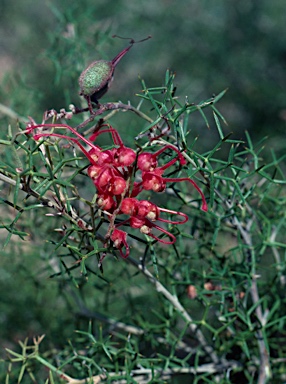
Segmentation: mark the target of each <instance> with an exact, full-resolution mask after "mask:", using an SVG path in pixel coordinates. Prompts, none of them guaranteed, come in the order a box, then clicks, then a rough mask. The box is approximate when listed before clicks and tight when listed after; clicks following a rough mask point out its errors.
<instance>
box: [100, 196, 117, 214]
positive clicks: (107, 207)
mask: <svg viewBox="0 0 286 384" xmlns="http://www.w3.org/2000/svg"><path fill="white" fill-rule="evenodd" d="M96 203H97V205H98V207H99V208H100V209H102V210H104V211H108V212H112V211H113V210H114V209H115V208H116V202H115V201H114V200H113V197H112V196H111V195H108V194H105V195H99V196H98V198H97V200H96Z"/></svg>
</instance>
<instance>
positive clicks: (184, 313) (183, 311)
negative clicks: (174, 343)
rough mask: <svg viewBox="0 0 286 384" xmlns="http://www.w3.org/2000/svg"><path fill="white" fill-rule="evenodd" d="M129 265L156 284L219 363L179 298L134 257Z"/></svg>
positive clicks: (158, 289)
mask: <svg viewBox="0 0 286 384" xmlns="http://www.w3.org/2000/svg"><path fill="white" fill-rule="evenodd" d="M126 261H128V262H129V263H131V264H132V265H134V266H135V267H136V268H137V269H138V270H139V271H141V272H142V273H143V274H144V275H145V276H146V277H147V278H148V280H149V281H150V282H151V283H152V284H154V286H155V288H156V291H157V292H159V293H161V294H162V295H163V296H165V298H166V299H167V300H168V301H169V302H170V303H171V304H172V305H173V306H174V308H176V309H177V311H178V312H179V313H180V314H181V315H182V317H183V318H184V319H185V321H186V322H187V323H188V325H189V328H190V329H191V331H192V332H193V333H195V334H196V336H197V339H198V341H199V343H200V345H201V346H202V347H203V348H204V349H205V351H206V352H207V353H208V354H209V356H210V358H211V359H212V361H213V362H214V363H216V364H217V363H218V362H219V358H218V356H217V355H216V353H215V352H214V350H213V348H212V347H211V346H210V345H209V344H208V343H207V341H206V340H205V337H204V335H203V333H202V331H201V330H200V329H199V327H198V326H197V325H196V324H195V323H194V321H193V319H192V317H191V316H190V315H189V314H188V312H187V311H186V309H185V308H184V307H183V306H182V304H181V303H180V301H179V300H178V298H177V296H175V295H172V294H171V293H170V292H169V291H168V290H167V289H166V288H165V287H164V286H163V284H161V283H160V282H159V281H158V280H157V279H156V278H155V277H154V276H153V275H152V273H151V272H149V271H148V269H146V267H145V266H143V265H142V264H141V263H139V262H138V261H136V260H135V259H133V258H132V257H129V258H128V259H126Z"/></svg>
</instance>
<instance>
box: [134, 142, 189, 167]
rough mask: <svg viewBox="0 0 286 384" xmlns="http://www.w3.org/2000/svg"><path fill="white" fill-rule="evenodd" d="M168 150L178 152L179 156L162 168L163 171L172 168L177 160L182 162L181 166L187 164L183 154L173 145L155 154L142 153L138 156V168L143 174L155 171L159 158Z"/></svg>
mask: <svg viewBox="0 0 286 384" xmlns="http://www.w3.org/2000/svg"><path fill="white" fill-rule="evenodd" d="M168 148H170V149H172V150H173V151H175V152H177V154H178V156H177V157H176V158H174V159H172V160H171V161H170V162H169V163H167V164H165V165H164V166H163V167H160V168H161V169H166V168H168V167H170V166H171V165H172V164H174V163H175V162H176V161H177V160H179V161H180V164H181V165H185V164H186V160H185V159H184V157H183V155H182V154H181V152H180V151H179V150H178V149H177V148H175V147H173V146H172V145H166V146H165V147H163V148H161V149H159V150H158V151H157V152H155V153H150V152H143V153H140V155H138V161H137V166H138V168H139V169H140V170H141V171H143V172H148V171H151V172H152V171H154V170H155V168H157V165H158V160H157V157H158V156H159V155H160V154H161V153H162V152H164V151H165V150H166V149H168Z"/></svg>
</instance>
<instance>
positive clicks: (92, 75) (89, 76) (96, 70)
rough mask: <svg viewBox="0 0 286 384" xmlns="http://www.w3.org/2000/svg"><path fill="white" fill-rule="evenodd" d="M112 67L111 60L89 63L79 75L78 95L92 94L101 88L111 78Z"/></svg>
mask: <svg viewBox="0 0 286 384" xmlns="http://www.w3.org/2000/svg"><path fill="white" fill-rule="evenodd" d="M113 71H114V68H113V65H112V62H111V61H105V60H99V61H95V62H93V63H91V64H90V65H89V66H88V67H87V68H86V69H85V70H84V71H83V72H82V74H81V75H80V77H79V86H80V95H82V96H92V95H93V94H94V93H97V92H98V91H100V90H101V89H104V88H105V86H106V84H107V83H108V82H109V81H110V79H111V78H112V74H113Z"/></svg>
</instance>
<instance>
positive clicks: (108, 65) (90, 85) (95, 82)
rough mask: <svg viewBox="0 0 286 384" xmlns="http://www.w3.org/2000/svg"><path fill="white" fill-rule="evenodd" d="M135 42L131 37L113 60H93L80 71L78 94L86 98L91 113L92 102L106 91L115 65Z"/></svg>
mask: <svg viewBox="0 0 286 384" xmlns="http://www.w3.org/2000/svg"><path fill="white" fill-rule="evenodd" d="M150 37H151V36H148V37H147V38H146V39H143V40H140V42H141V41H145V40H147V39H149V38H150ZM135 43H136V42H135V41H134V40H133V39H131V40H130V45H129V46H128V47H126V48H125V49H123V51H121V52H119V53H118V55H117V56H115V58H114V59H113V60H111V61H106V60H98V61H94V62H93V63H91V64H90V65H89V66H88V67H87V68H86V69H85V70H84V71H83V72H82V73H81V75H80V77H79V86H80V93H79V94H80V95H81V96H83V97H84V98H85V99H86V100H87V102H88V109H89V110H90V112H91V113H93V107H92V103H95V104H98V100H99V99H100V98H101V97H102V96H103V95H104V94H105V93H106V92H107V91H108V88H109V86H110V84H111V82H112V80H113V74H114V70H115V67H116V65H117V64H118V63H119V61H120V60H121V59H122V57H123V56H124V55H125V54H126V53H127V52H128V51H129V49H131V48H132V47H133V44H135ZM137 43H139V41H137Z"/></svg>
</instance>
